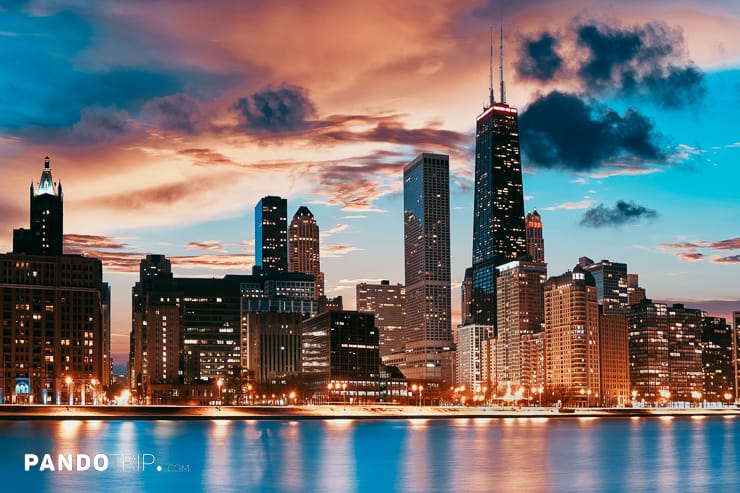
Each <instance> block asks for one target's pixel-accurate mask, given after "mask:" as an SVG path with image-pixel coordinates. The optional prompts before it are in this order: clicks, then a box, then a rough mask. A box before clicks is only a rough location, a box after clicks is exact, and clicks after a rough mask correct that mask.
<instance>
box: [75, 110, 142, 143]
mask: <svg viewBox="0 0 740 493" xmlns="http://www.w3.org/2000/svg"><path fill="white" fill-rule="evenodd" d="M133 130H134V122H133V120H132V119H131V118H130V117H129V115H128V113H127V112H126V111H121V110H117V109H116V108H115V107H113V106H111V107H107V108H102V107H100V106H91V107H88V108H83V109H82V112H81V113H80V121H78V122H77V123H75V124H74V125H73V126H72V129H71V131H70V133H69V135H68V136H66V137H65V139H64V140H63V141H62V143H63V144H64V145H71V146H79V145H95V144H102V143H108V142H111V141H114V140H117V139H120V138H122V137H125V136H129V135H131V132H132V131H133Z"/></svg>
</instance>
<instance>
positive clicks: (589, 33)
mask: <svg viewBox="0 0 740 493" xmlns="http://www.w3.org/2000/svg"><path fill="white" fill-rule="evenodd" d="M574 30H575V35H576V39H577V43H578V45H579V46H580V47H583V48H585V49H586V50H587V52H588V56H587V57H586V58H585V59H584V60H583V62H582V63H581V65H580V67H579V68H578V71H577V74H578V76H579V77H580V79H581V81H582V82H583V83H584V84H585V86H586V88H587V90H588V91H592V92H601V93H604V92H606V93H609V92H611V91H612V90H613V88H615V87H616V88H617V92H618V93H620V94H621V95H624V96H640V97H643V98H650V100H651V101H656V102H658V103H660V104H662V105H663V106H666V107H680V106H685V105H686V104H687V103H691V102H696V101H697V100H699V99H700V98H701V97H702V96H703V95H704V93H705V88H704V74H703V73H702V72H701V71H700V70H699V69H698V68H697V67H695V66H694V65H693V64H692V63H691V62H688V61H685V56H684V51H685V49H684V39H683V34H682V32H681V31H680V30H679V29H675V28H671V27H669V26H668V25H666V24H664V23H662V22H649V23H646V24H644V25H642V26H633V27H630V28H623V27H620V26H618V25H615V26H609V25H607V24H603V23H596V22H591V23H585V24H581V25H577V26H576V27H575V28H574Z"/></svg>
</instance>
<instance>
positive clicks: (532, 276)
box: [496, 260, 547, 391]
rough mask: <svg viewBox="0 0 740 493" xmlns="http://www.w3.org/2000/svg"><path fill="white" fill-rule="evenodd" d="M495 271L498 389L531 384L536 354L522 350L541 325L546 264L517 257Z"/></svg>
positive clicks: (541, 329)
mask: <svg viewBox="0 0 740 493" xmlns="http://www.w3.org/2000/svg"><path fill="white" fill-rule="evenodd" d="M498 271H499V273H498V278H497V279H496V289H497V293H496V300H497V303H498V310H497V315H498V324H497V326H498V336H497V338H498V340H497V342H496V368H497V372H498V374H497V376H496V381H497V383H498V390H499V391H506V388H507V386H509V385H510V386H511V388H514V389H518V388H519V387H521V386H524V387H525V388H530V387H531V386H532V385H534V384H536V382H533V381H532V374H533V373H534V374H536V371H535V372H533V371H532V369H533V368H537V366H538V361H539V355H538V354H537V352H536V351H527V350H525V346H527V345H528V344H530V342H529V341H530V340H531V336H533V335H535V334H538V333H540V332H542V331H543V329H544V323H545V308H544V298H543V289H544V284H545V280H546V279H547V264H544V263H540V262H529V261H524V260H520V261H514V262H509V263H508V264H504V265H502V266H501V267H499V268H498ZM527 369H529V370H527ZM540 383H541V382H540Z"/></svg>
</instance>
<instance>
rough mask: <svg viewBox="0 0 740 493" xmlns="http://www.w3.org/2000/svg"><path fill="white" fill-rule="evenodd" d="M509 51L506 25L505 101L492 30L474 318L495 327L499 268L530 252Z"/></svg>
mask: <svg viewBox="0 0 740 493" xmlns="http://www.w3.org/2000/svg"><path fill="white" fill-rule="evenodd" d="M503 53H504V51H503V28H502V29H501V46H500V67H499V72H500V79H501V100H500V101H499V102H496V101H494V92H493V33H491V49H490V67H489V102H488V103H489V104H488V106H486V107H484V109H483V113H481V114H480V115H479V116H478V118H476V138H475V199H474V200H475V202H474V204H473V210H474V216H473V267H472V269H473V272H472V273H473V282H472V284H473V286H472V303H471V304H472V306H471V311H472V318H473V322H474V323H477V324H485V325H493V326H495V324H496V267H498V266H501V265H503V264H505V263H507V262H510V261H512V260H516V259H517V258H519V257H520V256H522V255H525V254H526V253H527V248H526V240H525V227H524V194H523V190H522V165H521V157H520V154H519V122H518V117H517V113H518V112H517V109H516V108H513V107H511V106H509V105H508V104H506V93H505V88H504V69H503Z"/></svg>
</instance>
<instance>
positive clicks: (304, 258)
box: [288, 206, 324, 299]
mask: <svg viewBox="0 0 740 493" xmlns="http://www.w3.org/2000/svg"><path fill="white" fill-rule="evenodd" d="M288 249H289V255H288V271H290V272H303V273H304V274H310V275H312V276H313V277H314V279H315V281H316V295H315V298H316V299H319V298H320V297H321V296H323V295H324V274H323V273H322V272H321V256H320V252H319V225H318V224H317V223H316V219H315V218H314V217H313V214H312V213H311V211H310V210H309V209H308V207H306V206H301V207H299V208H298V210H297V211H296V213H295V214H294V215H293V219H292V220H291V221H290V228H289V229H288Z"/></svg>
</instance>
